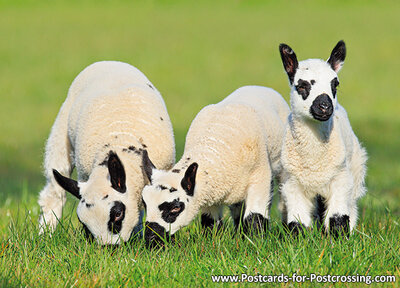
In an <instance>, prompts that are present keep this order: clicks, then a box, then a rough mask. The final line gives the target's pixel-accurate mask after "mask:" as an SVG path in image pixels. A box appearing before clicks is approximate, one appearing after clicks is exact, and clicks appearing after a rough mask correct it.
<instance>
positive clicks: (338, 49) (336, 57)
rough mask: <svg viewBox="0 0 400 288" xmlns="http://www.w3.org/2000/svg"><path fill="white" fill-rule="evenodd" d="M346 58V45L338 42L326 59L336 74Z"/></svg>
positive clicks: (341, 41)
mask: <svg viewBox="0 0 400 288" xmlns="http://www.w3.org/2000/svg"><path fill="white" fill-rule="evenodd" d="M345 58H346V44H345V43H344V41H343V40H340V41H339V42H338V43H337V44H336V46H335V48H333V50H332V53H331V56H330V57H329V59H328V61H327V62H328V63H329V65H331V67H332V69H333V70H334V71H335V72H336V73H337V72H339V70H340V69H341V68H342V66H343V63H344V59H345Z"/></svg>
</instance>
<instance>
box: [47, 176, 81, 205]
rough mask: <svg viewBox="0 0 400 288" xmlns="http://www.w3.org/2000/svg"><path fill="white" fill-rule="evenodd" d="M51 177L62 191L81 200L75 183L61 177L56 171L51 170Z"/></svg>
mask: <svg viewBox="0 0 400 288" xmlns="http://www.w3.org/2000/svg"><path fill="white" fill-rule="evenodd" d="M53 175H54V178H55V179H56V181H57V183H58V184H60V186H61V187H62V188H64V190H66V191H68V192H69V193H71V194H72V195H74V196H75V197H76V198H78V199H81V198H82V197H81V195H80V194H79V186H78V182H77V181H75V180H73V179H70V178H68V177H65V176H63V175H61V174H60V173H59V172H58V171H57V170H56V169H53Z"/></svg>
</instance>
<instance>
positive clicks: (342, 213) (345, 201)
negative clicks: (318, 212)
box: [325, 170, 353, 237]
mask: <svg viewBox="0 0 400 288" xmlns="http://www.w3.org/2000/svg"><path fill="white" fill-rule="evenodd" d="M352 188H353V179H352V176H351V173H350V171H348V170H344V171H342V172H341V173H339V174H338V175H337V176H336V177H335V179H334V180H333V181H332V183H331V185H330V195H329V196H328V197H327V203H326V204H327V212H326V217H325V227H326V229H329V232H330V233H331V234H332V235H333V236H334V237H338V236H339V235H344V236H348V235H349V233H350V208H351V204H352V202H353V201H352V199H351V193H350V191H352Z"/></svg>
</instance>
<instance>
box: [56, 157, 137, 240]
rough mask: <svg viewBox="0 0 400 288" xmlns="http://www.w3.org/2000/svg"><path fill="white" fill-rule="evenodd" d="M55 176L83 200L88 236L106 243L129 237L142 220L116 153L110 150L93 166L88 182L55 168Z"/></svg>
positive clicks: (82, 219)
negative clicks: (102, 161)
mask: <svg viewBox="0 0 400 288" xmlns="http://www.w3.org/2000/svg"><path fill="white" fill-rule="evenodd" d="M54 176H55V179H56V180H57V182H58V183H59V184H60V185H61V186H62V187H63V188H64V189H65V190H67V191H68V192H70V193H71V194H73V195H74V196H75V197H77V198H78V199H79V200H80V201H79V204H78V207H77V214H78V219H79V221H80V222H81V223H82V224H83V227H84V229H85V233H86V236H87V237H89V238H91V239H93V238H94V239H96V241H97V242H98V243H99V244H103V245H106V244H119V243H120V242H123V241H128V240H129V238H130V236H131V233H132V231H133V228H134V226H135V225H137V223H138V221H139V209H138V207H131V206H132V205H128V203H130V202H129V199H128V197H129V193H128V192H127V187H126V184H125V182H126V181H125V170H124V167H123V165H122V163H121V161H120V160H119V158H118V156H117V154H115V153H112V152H110V153H109V156H108V161H106V162H104V164H103V165H100V166H98V167H96V168H95V169H93V171H92V173H91V175H90V177H89V179H88V181H87V182H77V181H75V180H72V179H69V178H67V177H64V176H62V175H61V174H59V173H58V172H57V171H56V170H54Z"/></svg>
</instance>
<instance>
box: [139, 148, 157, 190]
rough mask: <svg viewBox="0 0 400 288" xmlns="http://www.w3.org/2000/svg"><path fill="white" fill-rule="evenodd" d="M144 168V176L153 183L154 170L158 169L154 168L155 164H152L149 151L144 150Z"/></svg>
mask: <svg viewBox="0 0 400 288" xmlns="http://www.w3.org/2000/svg"><path fill="white" fill-rule="evenodd" d="M142 166H143V171H144V174H145V175H146V177H147V179H149V182H150V183H151V175H153V169H156V167H155V166H154V164H153V162H151V160H150V158H149V154H148V153H147V150H143V157H142Z"/></svg>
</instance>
